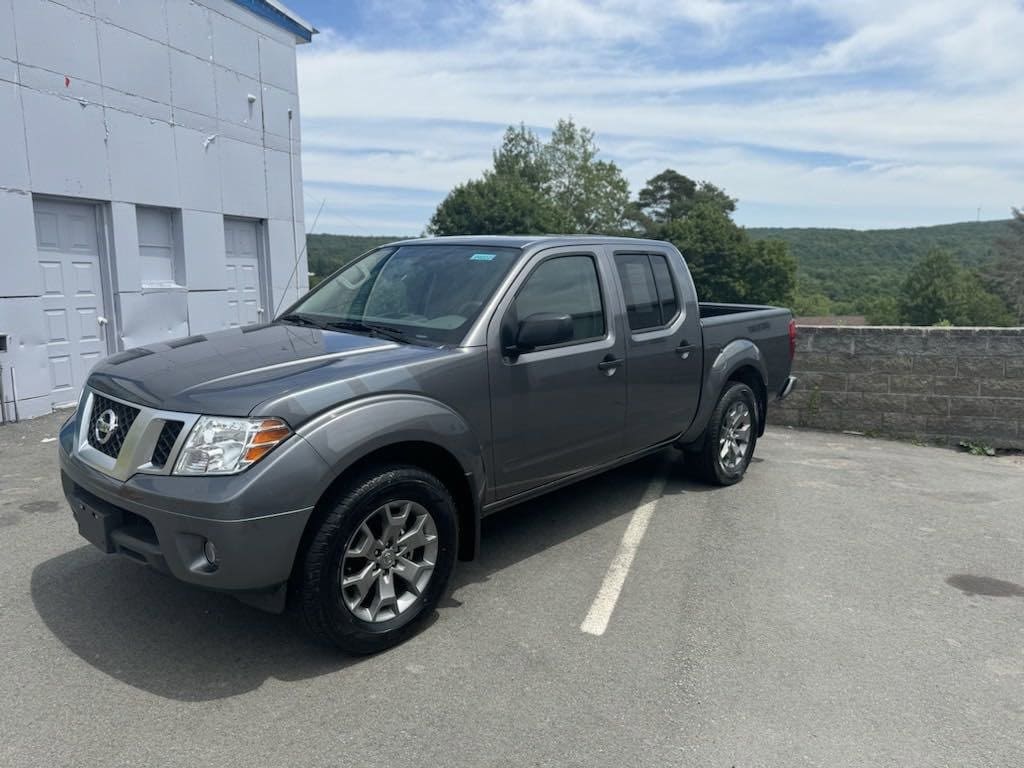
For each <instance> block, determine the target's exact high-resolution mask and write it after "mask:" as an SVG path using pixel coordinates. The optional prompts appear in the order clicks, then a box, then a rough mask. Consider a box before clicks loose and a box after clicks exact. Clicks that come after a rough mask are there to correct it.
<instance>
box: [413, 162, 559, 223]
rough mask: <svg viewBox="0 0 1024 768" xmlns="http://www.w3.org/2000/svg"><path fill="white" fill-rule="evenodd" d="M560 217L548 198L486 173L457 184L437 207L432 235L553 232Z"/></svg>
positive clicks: (519, 182) (518, 183)
mask: <svg viewBox="0 0 1024 768" xmlns="http://www.w3.org/2000/svg"><path fill="white" fill-rule="evenodd" d="M560 222H561V217H560V215H559V212H558V211H557V209H556V208H555V206H554V204H553V203H552V202H551V200H550V199H548V198H547V197H544V196H543V195H539V194H537V193H536V191H535V190H534V189H533V188H532V187H530V186H529V185H528V184H526V183H525V182H524V181H522V180H520V179H517V178H514V177H513V178H508V177H504V176H498V175H497V174H493V173H489V174H486V175H485V176H484V178H482V179H474V180H472V181H467V182H466V183H465V184H460V185H459V186H457V187H456V188H455V189H453V190H452V191H451V192H449V193H448V196H447V197H446V198H445V199H444V202H443V203H441V205H439V206H438V207H437V211H435V212H434V216H433V218H431V220H430V225H429V227H428V231H429V232H430V233H431V234H434V235H468V234H477V235H506V234H538V233H544V232H557V231H558V229H559V226H560Z"/></svg>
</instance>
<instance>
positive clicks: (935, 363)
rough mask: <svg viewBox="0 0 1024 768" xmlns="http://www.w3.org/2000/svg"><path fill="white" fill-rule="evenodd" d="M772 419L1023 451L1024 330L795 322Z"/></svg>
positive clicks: (797, 424)
mask: <svg viewBox="0 0 1024 768" xmlns="http://www.w3.org/2000/svg"><path fill="white" fill-rule="evenodd" d="M794 373H795V375H796V376H798V377H799V383H798V385H797V387H796V388H795V389H794V391H793V393H792V394H791V395H790V396H789V398H787V399H786V400H784V401H783V402H781V403H776V404H775V405H774V406H773V408H772V409H770V412H769V421H770V422H771V423H773V424H785V425H792V426H800V427H811V428H815V429H826V430H854V431H858V432H865V433H868V434H878V435H885V436H891V437H899V438H909V439H918V440H922V441H927V442H936V443H943V444H950V445H955V444H957V443H959V442H961V441H970V442H974V443H978V444H984V445H988V446H992V447H994V448H1018V449H1019V448H1024V328H891V327H859V328H858V327H838V326H800V327H799V328H798V337H797V355H796V360H795V362H794Z"/></svg>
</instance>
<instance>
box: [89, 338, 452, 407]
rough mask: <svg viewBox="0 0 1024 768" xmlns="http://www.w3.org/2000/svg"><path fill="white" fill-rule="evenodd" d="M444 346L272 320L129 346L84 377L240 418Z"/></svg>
mask: <svg viewBox="0 0 1024 768" xmlns="http://www.w3.org/2000/svg"><path fill="white" fill-rule="evenodd" d="M448 351H449V350H443V349H435V348H432V347H423V346H418V345H412V344H399V343H396V342H392V341H388V340H383V339H379V338H372V337H368V336H363V335H358V334H351V333H344V332H339V331H327V330H320V329H318V328H307V327H301V326H294V325H286V324H283V323H272V324H269V325H255V326H247V327H245V328H233V329H231V330H227V331H218V332H216V333H208V334H202V335H198V336H189V337H187V338H184V339H176V340H174V341H169V342H165V343H159V344H148V345H146V346H144V347H138V348H136V349H129V350H127V351H125V352H121V353H119V354H116V355H113V356H112V357H109V358H107V359H106V360H104V361H103V362H101V363H100V364H99V365H97V366H96V368H95V369H94V370H93V371H92V373H91V374H90V376H89V382H88V383H89V386H90V387H92V388H93V389H96V390H99V391H101V392H105V393H106V394H109V395H113V396H114V397H119V398H123V399H124V400H127V401H129V402H133V403H138V404H140V405H145V406H148V407H151V408H159V409H162V410H168V411H182V412H185V413H205V414H211V415H218V416H246V415H248V414H250V413H252V412H253V411H254V410H255V409H256V408H257V406H258V405H259V404H260V403H263V402H265V401H267V400H271V399H274V400H278V401H280V399H281V398H288V397H289V396H291V395H294V396H295V399H297V400H301V394H302V393H303V392H306V391H308V390H310V389H311V388H314V387H317V386H321V385H323V384H326V383H329V382H338V381H341V380H352V379H354V378H358V377H360V376H363V375H365V374H367V373H370V372H374V371H380V370H382V369H394V368H396V367H398V368H399V369H401V368H405V367H406V366H411V365H413V364H415V363H416V362H417V361H421V360H424V359H431V358H434V357H437V356H443V355H444V354H446V352H448ZM288 410H289V411H291V413H292V416H293V419H294V418H296V416H297V415H298V416H302V415H303V414H304V409H303V408H302V406H301V403H299V402H296V403H292V404H291V405H290V406H289V408H288ZM308 415H311V414H308ZM293 426H294V425H293Z"/></svg>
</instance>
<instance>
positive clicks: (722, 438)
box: [687, 382, 758, 485]
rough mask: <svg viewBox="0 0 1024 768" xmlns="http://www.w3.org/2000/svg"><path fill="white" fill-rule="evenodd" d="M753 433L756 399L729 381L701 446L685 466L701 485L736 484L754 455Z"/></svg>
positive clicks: (755, 419) (744, 388) (748, 389)
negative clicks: (700, 481)
mask: <svg viewBox="0 0 1024 768" xmlns="http://www.w3.org/2000/svg"><path fill="white" fill-rule="evenodd" d="M757 432H758V409H757V398H756V397H755V395H754V392H753V390H752V389H751V388H750V387H748V386H747V385H746V384H741V383H739V382H732V383H730V384H728V385H727V386H726V388H725V390H724V391H723V392H722V395H721V397H719V398H718V404H717V405H716V406H715V410H714V411H712V413H711V418H710V420H709V421H708V428H707V430H706V432H705V434H704V441H703V444H702V445H700V446H699V450H698V452H696V453H695V454H693V455H691V456H690V457H688V462H687V463H688V465H690V466H691V467H692V468H693V470H694V471H695V473H696V474H697V476H698V477H699V478H700V479H702V480H704V481H705V482H708V483H713V484H715V485H733V484H734V483H738V482H739V481H740V480H742V479H743V475H744V473H745V472H746V471H747V467H748V466H749V464H750V459H751V457H752V456H753V455H754V447H755V446H756V445H757Z"/></svg>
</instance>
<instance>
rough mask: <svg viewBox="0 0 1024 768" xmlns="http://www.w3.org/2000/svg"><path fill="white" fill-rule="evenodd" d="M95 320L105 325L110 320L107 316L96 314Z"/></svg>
mask: <svg viewBox="0 0 1024 768" xmlns="http://www.w3.org/2000/svg"><path fill="white" fill-rule="evenodd" d="M96 322H97V323H99V324H100V325H106V324H107V323H108V322H110V321H109V320H107V318H105V317H100V316H97V317H96Z"/></svg>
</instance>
